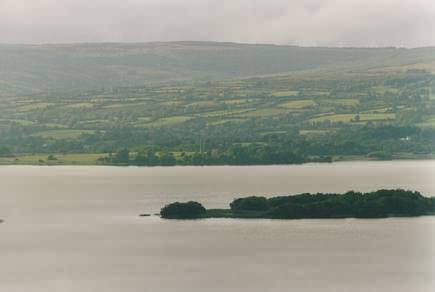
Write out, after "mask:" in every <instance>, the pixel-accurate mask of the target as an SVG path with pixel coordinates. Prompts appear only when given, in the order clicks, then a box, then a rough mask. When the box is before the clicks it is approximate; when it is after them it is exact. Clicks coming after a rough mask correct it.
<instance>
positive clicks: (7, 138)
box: [0, 66, 435, 165]
mask: <svg viewBox="0 0 435 292" xmlns="http://www.w3.org/2000/svg"><path fill="white" fill-rule="evenodd" d="M407 68H408V67H407V66H405V67H403V66H401V67H396V68H395V69H394V70H393V69H392V68H388V73H387V72H385V71H384V70H385V68H383V69H382V70H375V71H374V70H365V71H361V72H355V71H352V72H349V71H348V72H342V73H339V72H335V73H331V72H323V73H319V72H317V73H313V72H311V73H304V74H297V75H295V74H289V75H278V76H269V77H253V78H243V79H228V80H224V81H207V82H177V83H164V84H154V85H149V86H139V87H119V88H113V89H105V90H93V91H84V90H81V91H72V92H69V93H61V94H59V93H44V94H38V95H32V96H23V97H9V98H6V97H4V98H3V102H2V103H1V104H0V117H1V118H0V137H1V139H0V156H3V158H0V163H49V164H62V163H68V164H75V163H77V164H84V163H85V164H92V163H121V164H127V163H129V164H130V163H134V164H139V165H143V164H145V165H160V164H163V165H171V164H254V163H255V164H269V163H301V162H308V161H330V160H336V159H356V158H357V159H395V158H418V157H422V158H423V157H426V158H427V157H432V156H433V155H434V154H435V122H434V121H435V95H434V92H435V82H434V81H435V78H434V76H435V75H433V74H431V73H429V72H427V71H423V70H409V69H407ZM124 148H127V149H129V152H130V153H128V152H127V155H125V152H120V153H117V152H118V151H120V150H122V149H124ZM2 149H3V150H2ZM2 151H3V153H2ZM74 153H75V154H83V155H75V154H74ZM108 153H114V154H113V155H112V156H111V157H109V154H108ZM50 154H54V156H55V157H51V158H50V159H48V156H49V155H50ZM104 157H106V158H104ZM53 158H54V159H53ZM99 158H102V159H99Z"/></svg>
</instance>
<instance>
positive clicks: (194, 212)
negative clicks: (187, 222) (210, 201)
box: [160, 201, 206, 219]
mask: <svg viewBox="0 0 435 292" xmlns="http://www.w3.org/2000/svg"><path fill="white" fill-rule="evenodd" d="M205 213H206V209H205V208H204V206H202V205H201V204H200V203H198V202H194V201H190V202H185V203H180V202H175V203H172V204H169V205H166V206H165V207H163V208H162V209H161V210H160V216H161V217H162V218H165V219H196V218H201V217H202V216H204V214H205Z"/></svg>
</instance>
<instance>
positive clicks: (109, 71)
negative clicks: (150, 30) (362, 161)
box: [0, 42, 435, 96]
mask: <svg viewBox="0 0 435 292" xmlns="http://www.w3.org/2000/svg"><path fill="white" fill-rule="evenodd" d="M434 64H435V48H417V49H403V48H400V49H398V48H314V47H313V48H309V47H295V46H278V45H261V44H258V45H257V44H252V45H250V44H235V43H215V42H170V43H139V44H134V43H131V44H118V43H101V44H98V43H96V44H64V45H0V96H13V95H17V94H33V93H40V92H47V91H50V92H53V91H58V92H63V91H72V90H88V89H102V88H112V87H120V86H123V87H124V86H125V87H127V86H142V85H149V84H151V83H153V84H155V83H161V82H169V81H192V80H201V81H206V80H219V79H229V78H241V77H252V76H262V75H273V74H281V73H296V72H307V71H337V70H339V71H341V70H356V71H359V70H363V71H365V70H369V69H372V70H373V69H377V68H382V70H386V69H388V68H395V67H397V66H399V67H403V66H405V67H409V66H411V67H417V68H420V67H422V68H425V69H427V68H429V69H430V70H433V68H435V65H434Z"/></svg>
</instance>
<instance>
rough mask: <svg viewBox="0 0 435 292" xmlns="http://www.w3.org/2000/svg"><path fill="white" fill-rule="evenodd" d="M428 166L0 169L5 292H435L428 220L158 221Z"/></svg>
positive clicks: (434, 224)
mask: <svg viewBox="0 0 435 292" xmlns="http://www.w3.org/2000/svg"><path fill="white" fill-rule="evenodd" d="M434 175H435V161H396V162H345V163H334V164H308V165H303V166H254V167H171V168H160V167H156V168H135V167H126V168H121V167H77V166H65V167H34V166H1V167H0V218H2V219H4V220H5V222H4V223H3V224H0V291H7V292H14V291H20V292H24V291H25V292H33V291H37V292H40V291H41V292H42V291H44V292H47V291H56V292H58V291H59V292H62V291H74V292H75V291H83V292H88V291H89V292H90V291H92V292H94V291H98V292H99V291H105V292H115V291H126V292H129V291H132V292H136V291H138V292H139V291H141V292H143V291H177V292H184V291H186V292H196V291H201V292H202V291H258V292H260V291H261V292H264V291H331V292H335V291H343V292H349V291H357V292H359V291H361V292H363V291H364V292H367V291H382V292H383V291H399V292H401V291H403V292H405V291H406V292H409V291H435V274H434V272H435V270H434V269H435V262H434V259H435V247H434V243H435V217H420V218H394V219H392V218H390V219H376V220H356V219H345V220H340V219H339V220H290V221H281V220H276V221H273V220H230V219H209V220H199V221H165V220H161V219H159V218H158V217H149V218H140V217H138V216H137V215H138V214H139V213H144V212H146V213H153V212H157V211H158V210H159V208H160V207H161V206H162V205H164V204H165V203H168V202H172V201H175V200H183V201H185V200H198V201H200V202H203V203H204V205H205V206H206V207H225V206H227V205H228V203H229V202H230V201H231V200H232V199H233V198H235V197H239V196H245V195H267V196H272V195H279V194H295V193H299V192H318V191H319V192H320V191H321V192H344V191H347V190H350V189H353V190H359V191H370V190H376V189H379V188H397V187H401V188H405V189H412V190H418V191H421V192H423V193H425V194H426V195H435V180H434V177H435V176H434Z"/></svg>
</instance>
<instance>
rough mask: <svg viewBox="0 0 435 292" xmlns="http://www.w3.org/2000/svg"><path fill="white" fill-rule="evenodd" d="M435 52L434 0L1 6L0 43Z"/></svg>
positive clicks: (52, 0) (128, 0)
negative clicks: (222, 44)
mask: <svg viewBox="0 0 435 292" xmlns="http://www.w3.org/2000/svg"><path fill="white" fill-rule="evenodd" d="M176 40H201V41H231V42H245V43H275V44H291V45H304V46H406V47H416V46H429V45H430V46H434V45H435V0H0V43H70V42H149V41H176Z"/></svg>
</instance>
